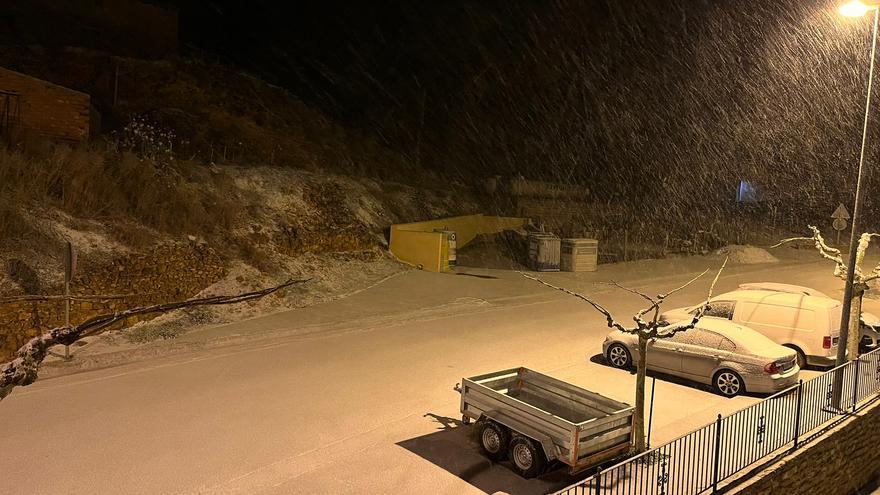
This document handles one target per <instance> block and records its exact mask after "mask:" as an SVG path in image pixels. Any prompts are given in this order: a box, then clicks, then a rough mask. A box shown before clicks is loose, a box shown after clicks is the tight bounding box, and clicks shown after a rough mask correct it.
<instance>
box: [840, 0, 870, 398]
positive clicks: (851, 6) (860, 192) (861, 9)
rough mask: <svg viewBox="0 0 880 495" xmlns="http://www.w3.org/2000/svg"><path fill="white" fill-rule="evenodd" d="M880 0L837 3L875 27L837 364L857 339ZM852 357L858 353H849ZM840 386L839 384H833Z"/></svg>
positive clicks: (847, 12)
mask: <svg viewBox="0 0 880 495" xmlns="http://www.w3.org/2000/svg"><path fill="white" fill-rule="evenodd" d="M878 7H880V0H870V1H864V0H863V1H858V0H856V1H853V2H849V3H847V4H844V5H842V6H841V7H840V13H841V14H842V15H845V16H848V17H861V16H864V15H865V14H867V13H868V12H870V11H872V10H873V11H874V30H873V33H872V36H871V37H872V41H871V65H870V69H869V70H868V97H867V99H866V102H865V121H864V124H863V126H862V149H861V152H860V154H859V175H858V180H857V181H856V198H855V205H854V206H853V215H852V231H851V232H850V239H849V264H848V265H847V271H846V285H845V286H844V289H843V308H842V311H841V315H840V340H839V342H838V344H837V365H838V366H840V365H841V364H843V363H845V362H846V351H847V347H848V345H847V344H848V342H849V338H850V337H852V338H854V339H856V340H858V338H859V332H858V326H856V331H855V335H850V331H851V329H850V324H849V323H850V310H851V309H852V299H853V281H854V277H855V264H856V248H857V244H858V241H859V235H860V234H859V220H860V216H859V214H860V213H861V206H862V201H863V199H864V193H865V192H864V189H863V188H862V177H863V176H864V169H865V144H866V143H867V140H868V117H869V115H870V109H871V92H872V88H873V83H874V54H875V53H876V51H877V21H878V17H880V9H878ZM851 357H852V358H853V359H855V358H856V357H857V356H851ZM835 388H836V389H839V387H835Z"/></svg>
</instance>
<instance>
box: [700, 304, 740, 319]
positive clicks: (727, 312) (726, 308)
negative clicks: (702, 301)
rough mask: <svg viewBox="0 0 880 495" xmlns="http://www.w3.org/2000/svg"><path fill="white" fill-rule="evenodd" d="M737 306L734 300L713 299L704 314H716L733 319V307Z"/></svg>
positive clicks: (718, 316) (717, 316)
mask: <svg viewBox="0 0 880 495" xmlns="http://www.w3.org/2000/svg"><path fill="white" fill-rule="evenodd" d="M735 306H736V302H734V301H712V302H710V303H709V308H708V309H706V312H705V313H703V316H714V317H716V318H726V319H728V320H732V319H733V308H734V307H735Z"/></svg>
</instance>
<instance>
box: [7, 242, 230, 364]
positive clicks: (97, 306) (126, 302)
mask: <svg viewBox="0 0 880 495" xmlns="http://www.w3.org/2000/svg"><path fill="white" fill-rule="evenodd" d="M224 274H225V268H224V265H223V263H222V260H221V259H220V257H219V256H218V255H217V254H216V253H215V252H214V251H213V250H211V249H210V248H208V247H207V246H204V245H200V244H186V243H184V244H166V245H160V246H158V247H156V248H154V249H153V250H152V251H150V252H147V253H142V254H130V255H126V256H121V257H119V258H116V259H110V260H106V261H105V262H94V263H93V264H91V265H90V266H84V267H83V268H82V269H80V270H79V273H78V274H77V275H76V276H75V277H74V279H73V280H72V281H71V288H70V290H71V294H73V295H96V294H101V295H113V294H136V295H137V296H136V297H131V298H125V299H109V300H103V301H98V300H88V301H74V302H73V303H72V304H71V314H70V320H71V322H72V323H81V322H83V321H85V320H87V319H89V318H91V317H94V316H97V315H100V314H106V313H112V312H115V311H122V310H126V309H131V308H135V307H140V306H147V305H152V304H159V303H166V302H172V301H180V300H184V299H188V298H190V297H192V296H194V295H196V294H198V293H199V292H201V290H202V289H204V288H205V287H207V286H209V285H211V284H212V283H214V282H216V281H218V280H220V279H221V278H222V277H223V276H224ZM46 292H47V293H49V294H62V293H63V291H62V288H61V285H60V283H59V286H57V287H55V288H53V289H52V290H49V291H46ZM153 316H156V315H152V316H151V315H146V316H143V317H142V318H143V319H149V318H152V317H153ZM137 321H138V319H137V317H133V318H131V319H129V320H128V321H126V322H124V325H123V326H130V325H133V324H134V323H136V322H137ZM63 323H64V303H63V302H62V301H60V300H51V301H17V302H12V303H0V362H2V361H4V360H5V359H4V358H7V357H9V356H11V355H12V354H13V353H14V352H15V351H16V350H18V348H19V347H21V346H22V345H23V344H24V343H25V342H27V341H28V340H29V339H31V338H32V337H35V336H37V335H38V334H40V333H43V332H45V331H47V330H50V329H52V328H56V327H58V326H61V325H63Z"/></svg>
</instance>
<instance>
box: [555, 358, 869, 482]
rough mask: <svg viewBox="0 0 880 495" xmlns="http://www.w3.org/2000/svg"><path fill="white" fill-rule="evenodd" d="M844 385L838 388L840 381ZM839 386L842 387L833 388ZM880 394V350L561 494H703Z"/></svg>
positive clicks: (604, 471)
mask: <svg viewBox="0 0 880 495" xmlns="http://www.w3.org/2000/svg"><path fill="white" fill-rule="evenodd" d="M836 382H837V383H839V387H837V386H835V383H836ZM835 391H839V393H835ZM878 392H880V349H878V350H875V351H872V352H870V353H868V354H864V355H862V356H861V357H859V359H858V360H855V361H851V362H849V363H846V364H844V365H841V366H839V367H837V368H834V369H832V370H830V371H827V372H825V373H823V374H821V375H819V376H817V377H815V378H813V379H810V380H808V381H803V380H801V381H800V382H799V383H798V384H797V385H794V386H793V387H791V388H789V389H786V390H783V391H782V392H779V393H777V394H775V395H772V396H770V397H768V398H766V399H764V400H762V401H761V402H758V403H757V404H754V405H752V406H750V407H748V408H746V409H743V410H741V411H737V412H735V413H733V414H731V415H730V416H726V417H722V416H721V415H720V414H719V415H718V419H717V420H716V421H715V422H713V423H711V424H708V425H706V426H704V427H702V428H700V429H698V430H695V431H692V432H690V433H688V434H687V435H684V436H682V437H679V438H677V439H675V440H672V441H671V442H668V443H666V444H664V445H662V446H660V447H657V448H655V449H652V450H649V451H647V452H644V453H642V454H640V455H638V456H636V457H633V458H630V459H627V460H626V461H623V462H621V463H619V464H616V465H614V466H612V467H610V468H607V469H604V470H601V471H599V472H598V473H596V474H595V475H594V476H592V477H590V478H588V479H586V480H584V481H581V482H579V483H577V484H574V485H572V486H569V487H568V488H565V489H563V490H560V491H558V492H556V495H594V494H595V495H698V494H700V493H704V492H709V491H711V493H715V492H716V491H717V490H718V485H719V483H721V482H723V481H725V480H727V479H728V478H730V477H731V476H733V475H735V474H737V473H739V472H740V471H742V470H744V469H746V468H748V467H749V466H751V465H752V464H754V463H756V462H757V461H760V460H761V459H764V458H765V457H767V456H769V455H770V454H773V453H774V452H781V451H782V449H784V448H789V449H791V450H794V449H797V448H798V446H799V445H800V444H801V442H802V441H803V439H804V438H805V437H807V436H808V435H810V434H811V433H813V432H815V431H816V430H818V429H819V428H821V427H822V426H824V425H826V424H828V423H829V422H830V421H832V420H834V419H836V418H840V417H841V416H843V415H846V414H850V413H852V412H855V411H856V410H858V408H859V407H860V406H864V405H865V404H866V403H867V401H868V400H869V399H872V398H874V397H875V396H876V395H877V394H878Z"/></svg>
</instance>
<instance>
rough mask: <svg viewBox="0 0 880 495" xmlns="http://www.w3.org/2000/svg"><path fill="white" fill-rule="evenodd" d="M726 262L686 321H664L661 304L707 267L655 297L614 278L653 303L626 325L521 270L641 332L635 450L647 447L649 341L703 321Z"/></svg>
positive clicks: (613, 325) (635, 332) (620, 327)
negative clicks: (646, 382)
mask: <svg viewBox="0 0 880 495" xmlns="http://www.w3.org/2000/svg"><path fill="white" fill-rule="evenodd" d="M725 266H727V259H725V260H724V263H722V265H721V268H719V269H718V273H716V274H715V279H714V280H712V284H711V285H710V286H709V292H708V295H707V296H706V302H705V303H704V304H703V305H702V306H700V307H699V308H697V310H696V311H694V314H693V318H691V319H690V320H686V321H682V322H674V323H669V322H665V321H661V320H660V307H661V306H662V305H663V302H665V301H666V300H667V299H668V298H669V296H671V295H673V294H675V293H677V292H679V291H681V290H683V289H685V288H686V287H688V286H690V285H691V284H693V283H694V282H696V281H697V280H699V279H700V278H701V277H702V276H703V275H705V274H706V273H708V271H709V270H708V269H706V270H705V271H704V272H703V273H700V274H699V275H697V276H696V277H694V278H692V279H690V280H689V281H687V282H686V283H685V284H684V285H682V286H680V287H676V288H675V289H672V290H670V291H669V292H666V293H664V294H658V295H657V296H655V297H651V296H649V295H648V294H645V293H644V292H641V291H639V290H637V289H632V288H629V287H625V286H623V285H620V284H618V283H617V282H611V285H614V286H615V287H618V288H620V289H622V290H625V291H627V292H629V293H631V294H633V295H636V296H638V297H641V298H642V299H644V300H646V301H647V302H648V303H650V305H649V306H648V307H646V308H644V309H642V310H640V311H639V312H638V313H636V314H635V315H634V316H633V321H634V322H635V326H633V327H625V326H624V325H622V324H620V323H618V322H617V320H615V319H614V316H612V315H611V312H610V311H608V310H607V309H605V307H604V306H602V305H601V304H599V303H597V302H596V301H594V300H592V299H591V298H589V297H587V296H585V295H584V294H581V293H579V292H575V291H573V290H570V289H566V288H564V287H559V286H556V285H553V284H551V283H549V282H546V281H544V280H541V279H539V278H537V277H534V276H532V275H529V274H527V273H524V272H519V273H520V275H522V276H523V277H525V278H527V279H530V280H534V281H536V282H538V283H540V284H542V285H544V286H546V287H549V288H551V289H555V290H558V291H561V292H564V293H566V294H569V295H572V296H574V297H577V298H578V299H580V300H582V301H585V302H586V303H588V304H589V305H591V306H592V307H593V308H595V309H596V311H598V312H600V313H602V314H603V315H604V316H605V320H606V323H607V325H608V327H609V328H613V329H616V330H620V331H621V332H624V333H628V334H633V335H637V336H638V337H639V359H638V362H637V366H636V410H635V416H634V418H633V437H634V438H635V445H634V448H635V450H636V451H637V452H641V451H643V450H644V449H645V373H646V371H647V357H646V356H647V353H648V342H649V341H650V340H652V339H666V338H669V337H672V336H673V335H675V334H677V333H680V332H685V331H687V330H690V329H692V328H694V327H695V326H696V325H697V324H698V323H699V322H700V318H702V317H703V314H704V313H705V311H706V309H708V308H709V301H710V300H711V299H712V292H713V291H714V290H715V285H716V284H717V283H718V279H719V278H720V277H721V272H722V271H723V270H724V267H725ZM649 313H653V314H652V315H651V318H650V319H649V320H645V315H647V314H649Z"/></svg>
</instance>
